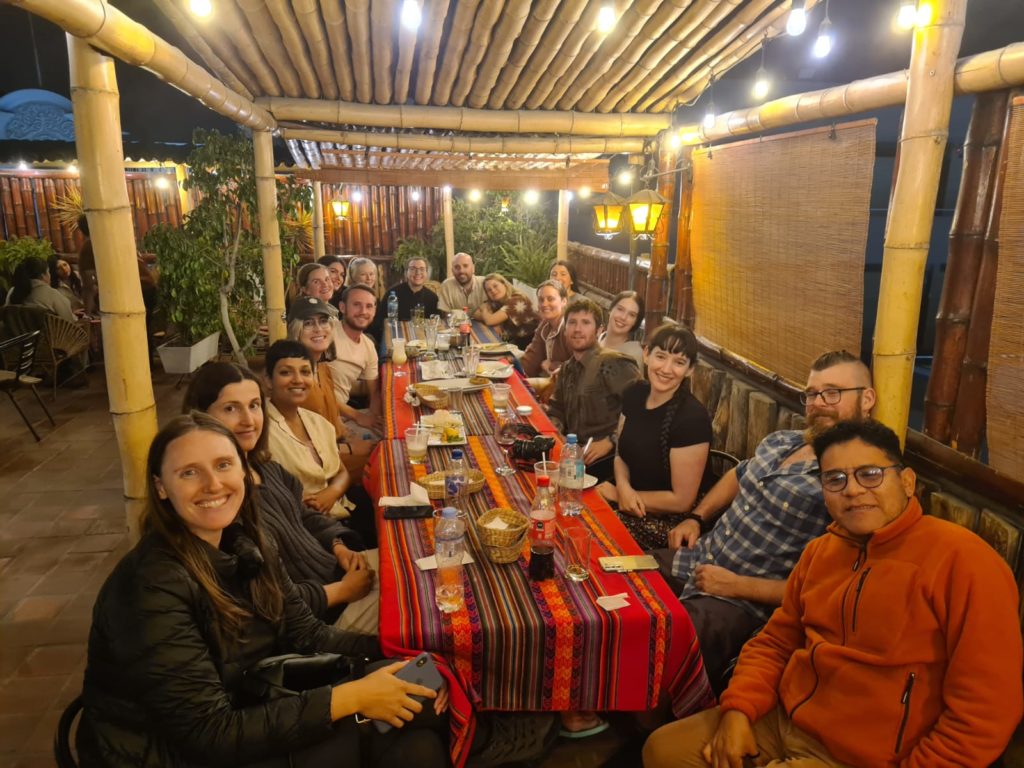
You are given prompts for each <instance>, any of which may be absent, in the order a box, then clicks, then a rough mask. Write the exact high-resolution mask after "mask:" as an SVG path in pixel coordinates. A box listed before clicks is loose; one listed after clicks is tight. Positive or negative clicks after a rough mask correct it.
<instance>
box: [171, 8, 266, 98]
mask: <svg viewBox="0 0 1024 768" xmlns="http://www.w3.org/2000/svg"><path fill="white" fill-rule="evenodd" d="M155 1H156V5H157V8H159V9H160V12H161V13H162V14H163V15H164V16H166V17H167V18H168V19H170V20H171V23H172V24H173V25H174V28H175V29H177V30H178V32H179V33H180V34H181V36H182V37H184V38H185V42H187V43H188V44H189V45H190V46H191V47H192V49H193V50H194V51H195V52H196V53H198V54H199V56H200V57H201V58H202V60H203V61H205V62H206V63H207V64H208V65H209V66H210V69H212V70H213V71H214V72H215V73H216V75H217V77H219V78H220V79H221V80H223V81H224V83H226V84H227V86H228V87H229V88H231V89H233V90H235V91H237V92H238V93H240V94H241V95H242V96H245V98H247V99H252V97H253V92H254V91H256V90H258V88H257V86H256V78H255V77H254V76H253V74H252V72H251V71H249V67H247V66H246V64H245V62H243V61H242V60H241V58H239V56H238V54H237V53H236V52H235V49H234V48H233V47H232V46H231V45H225V44H224V43H225V41H224V39H223V38H222V37H221V36H220V35H208V36H205V37H204V36H203V35H201V34H199V32H197V31H196V28H195V27H194V26H193V25H192V22H191V21H189V20H188V18H186V17H185V14H183V13H182V12H181V11H179V10H178V6H176V5H175V4H174V3H172V2H171V0H155ZM236 73H237V74H236Z"/></svg>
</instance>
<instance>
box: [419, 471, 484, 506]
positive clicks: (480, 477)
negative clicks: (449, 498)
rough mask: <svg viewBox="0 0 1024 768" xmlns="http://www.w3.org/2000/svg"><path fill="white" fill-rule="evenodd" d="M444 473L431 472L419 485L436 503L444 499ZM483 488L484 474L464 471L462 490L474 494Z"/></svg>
mask: <svg viewBox="0 0 1024 768" xmlns="http://www.w3.org/2000/svg"><path fill="white" fill-rule="evenodd" d="M445 474H446V473H445V472H431V473H430V474H429V475H424V476H423V477H422V478H421V479H420V482H419V484H420V485H422V486H423V487H424V488H426V489H427V495H428V496H429V497H430V498H431V499H433V500H435V501H437V500H438V499H443V498H444V476H445ZM483 487H484V473H483V472H481V471H480V470H479V469H467V470H466V485H465V486H464V487H463V490H464V491H466V492H468V493H476V492H477V491H479V490H481V489H483Z"/></svg>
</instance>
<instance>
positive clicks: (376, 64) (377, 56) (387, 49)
mask: <svg viewBox="0 0 1024 768" xmlns="http://www.w3.org/2000/svg"><path fill="white" fill-rule="evenodd" d="M396 6H397V3H393V2H385V3H381V2H376V3H374V4H373V12H372V13H371V14H370V34H371V38H372V41H373V98H374V99H375V100H376V102H377V103H378V104H390V103H391V95H392V93H393V91H392V88H391V86H392V80H391V63H392V61H393V60H394V58H395V44H394V40H393V39H392V34H393V32H394V29H395V26H396V25H395V7H396ZM413 40H414V41H415V38H413Z"/></svg>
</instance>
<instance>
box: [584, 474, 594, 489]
mask: <svg viewBox="0 0 1024 768" xmlns="http://www.w3.org/2000/svg"><path fill="white" fill-rule="evenodd" d="M595 485H597V478H596V477H594V476H593V475H584V476H583V487H584V488H593V487H594V486H595Z"/></svg>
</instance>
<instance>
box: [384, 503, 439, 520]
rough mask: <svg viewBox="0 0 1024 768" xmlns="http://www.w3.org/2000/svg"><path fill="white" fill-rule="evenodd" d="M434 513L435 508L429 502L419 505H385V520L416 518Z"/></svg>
mask: <svg viewBox="0 0 1024 768" xmlns="http://www.w3.org/2000/svg"><path fill="white" fill-rule="evenodd" d="M433 514H434V508H433V507H431V506H430V505H429V504H424V505H423V506H419V507H384V519H385V520H415V519H417V518H421V517H430V516H431V515H433Z"/></svg>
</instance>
